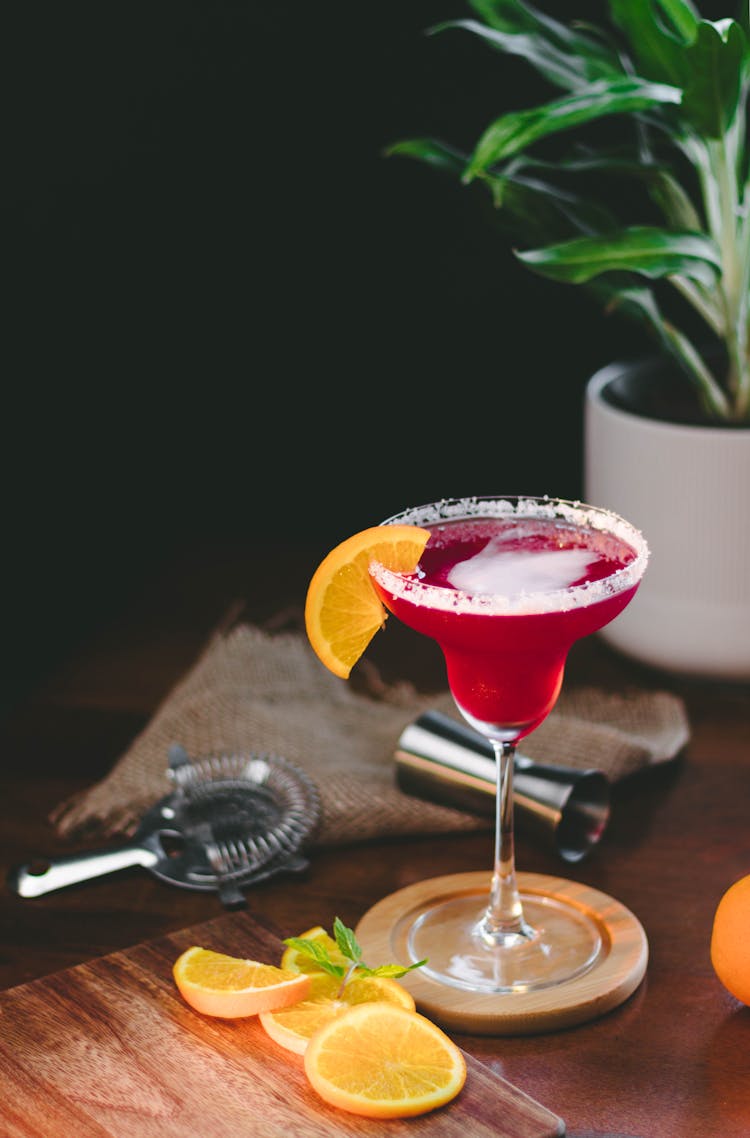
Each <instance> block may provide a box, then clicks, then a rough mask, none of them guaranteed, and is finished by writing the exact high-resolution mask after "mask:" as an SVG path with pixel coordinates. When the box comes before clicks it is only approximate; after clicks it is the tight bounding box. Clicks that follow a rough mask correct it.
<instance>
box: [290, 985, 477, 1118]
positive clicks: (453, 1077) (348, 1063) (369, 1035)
mask: <svg viewBox="0 0 750 1138" xmlns="http://www.w3.org/2000/svg"><path fill="white" fill-rule="evenodd" d="M304 1062H305V1073H306V1074H307V1077H308V1079H309V1081H310V1084H311V1086H312V1087H313V1089H314V1090H315V1091H317V1093H318V1094H319V1095H320V1097H321V1098H322V1099H325V1101H326V1102H328V1103H330V1104H331V1105H332V1106H335V1107H338V1108H339V1109H340V1110H346V1111H349V1112H350V1113H351V1114H361V1115H365V1116H366V1117H368V1118H407V1117H410V1116H412V1115H417V1114H425V1113H426V1112H427V1111H430V1110H435V1109H436V1108H437V1107H439V1106H444V1105H445V1104H446V1103H448V1102H450V1101H451V1099H454V1098H455V1097H456V1095H457V1094H458V1093H459V1091H460V1090H461V1088H462V1087H463V1085H464V1083H465V1081H466V1063H465V1061H464V1057H463V1054H462V1053H461V1051H460V1050H459V1048H458V1047H456V1045H455V1043H453V1041H452V1040H451V1039H449V1038H448V1036H447V1035H445V1033H444V1032H443V1031H441V1029H440V1028H439V1027H437V1025H436V1024H434V1023H432V1021H431V1020H429V1019H426V1018H425V1017H424V1016H422V1015H420V1014H419V1013H418V1012H414V1011H408V1010H407V1009H406V1008H401V1007H398V1006H396V1005H394V1004H388V1003H383V1002H379V1003H368V1004H358V1005H357V1007H353V1008H349V1010H348V1011H345V1012H344V1013H342V1014H341V1015H340V1016H337V1017H336V1018H335V1019H333V1020H331V1021H330V1023H328V1024H326V1025H325V1026H324V1027H321V1028H320V1029H319V1030H318V1031H316V1032H315V1034H314V1035H313V1037H312V1039H311V1040H310V1042H309V1043H308V1045H307V1049H306V1051H305V1055H304Z"/></svg>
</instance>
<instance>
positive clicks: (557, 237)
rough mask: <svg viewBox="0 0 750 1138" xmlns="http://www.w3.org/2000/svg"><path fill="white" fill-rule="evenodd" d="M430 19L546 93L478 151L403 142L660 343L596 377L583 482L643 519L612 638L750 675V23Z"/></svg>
mask: <svg viewBox="0 0 750 1138" xmlns="http://www.w3.org/2000/svg"><path fill="white" fill-rule="evenodd" d="M467 3H468V8H469V9H470V11H471V12H472V13H473V15H472V18H468V19H455V20H450V21H447V22H444V23H441V24H440V25H438V26H436V27H435V28H433V29H430V30H431V31H432V32H436V33H437V32H440V33H444V32H448V31H459V32H462V33H469V34H470V35H472V36H477V37H479V38H480V39H481V40H482V41H483V43H484V44H485V45H486V47H487V48H488V49H489V50H491V51H495V52H497V53H499V54H500V55H504V56H508V55H514V56H519V57H522V58H523V59H524V60H525V61H526V62H527V63H528V65H529V66H530V68H531V69H532V70H533V71H535V72H536V73H537V77H538V78H541V81H542V82H543V84H544V91H545V97H544V99H543V100H542V101H541V102H539V103H538V104H537V105H534V106H531V107H524V108H522V109H513V110H508V111H507V112H506V113H504V114H501V115H500V116H499V117H497V118H495V119H494V120H493V121H490V122H489V123H488V125H487V126H486V129H484V130H483V132H482V134H481V136H480V137H479V138H478V139H477V141H476V144H475V145H474V147H473V149H472V150H471V151H470V152H462V151H461V150H460V149H458V148H456V147H455V146H453V145H452V144H451V143H450V142H446V141H443V140H439V139H435V138H409V139H404V140H401V141H399V142H396V143H394V144H393V145H392V146H391V147H390V148H389V153H390V154H395V155H405V156H408V157H411V158H415V159H418V160H420V161H423V162H426V163H428V164H430V165H431V166H433V167H435V168H437V169H439V170H441V171H444V172H446V173H447V174H449V175H451V176H454V177H457V178H459V179H460V180H461V181H462V182H463V183H465V184H474V185H479V186H483V187H484V188H485V189H486V190H487V192H488V193H489V194H490V195H491V199H492V202H493V203H494V206H495V207H496V211H497V212H496V215H495V216H496V217H497V219H498V221H499V222H500V223H501V224H502V226H503V227H504V229H505V231H506V232H507V233H508V234H510V235H511V236H512V239H513V244H514V246H515V249H514V251H515V255H516V257H517V258H518V259H519V261H521V262H522V263H523V264H524V265H526V266H527V267H528V268H529V269H530V270H532V271H533V272H535V273H538V274H541V275H542V276H544V277H547V278H549V279H550V280H552V281H556V282H558V283H563V284H568V285H576V286H578V287H580V288H583V289H585V290H587V292H588V293H589V294H590V295H591V296H592V298H593V299H594V301H595V302H596V303H597V304H599V305H600V306H602V307H603V308H604V309H606V310H607V311H608V312H614V313H617V314H618V315H620V316H622V317H623V318H625V319H632V320H636V321H638V322H640V324H641V325H642V326H643V327H645V328H646V329H647V330H648V333H649V335H651V336H652V337H653V342H654V355H653V358H651V359H649V360H633V361H630V360H627V361H621V362H615V363H613V364H611V365H610V366H608V367H607V368H604V369H603V370H602V371H600V372H599V373H597V375H595V376H594V377H592V378H591V380H590V381H589V383H588V386H587V390H586V408H585V435H586V441H585V448H586V454H585V488H584V492H585V496H586V497H587V498H588V499H589V500H591V501H594V502H597V503H599V504H600V505H606V506H609V507H611V508H613V509H615V510H618V511H620V512H621V513H623V514H624V515H625V516H627V517H628V518H629V520H630V521H632V522H634V523H636V524H637V525H639V526H640V527H641V528H642V529H643V530H644V532H645V534H646V536H647V538H648V540H649V543H650V545H651V547H652V554H653V556H652V561H651V565H650V566H649V571H648V573H647V574H646V578H645V580H644V582H643V585H642V587H641V590H640V593H639V596H638V597H637V598H636V601H635V603H634V604H633V605H631V606H630V610H629V611H628V613H625V614H623V616H622V618H621V619H619V620H618V621H616V622H615V623H614V624H613V625H612V626H611V627H610V630H609V632H608V633H607V634H606V635H607V638H608V639H609V640H610V641H611V642H612V643H613V644H615V645H616V646H617V647H619V648H620V649H621V650H623V651H625V652H627V653H628V654H630V655H632V656H634V657H635V658H637V659H639V660H641V661H643V662H645V663H647V664H651V665H654V666H656V667H660V668H665V669H669V670H674V671H677V672H682V673H694V674H701V675H707V676H715V677H720V678H725V679H737V680H747V679H750V510H748V508H747V502H746V498H747V492H748V490H750V351H749V340H748V333H749V329H750V214H749V211H750V183H749V182H748V146H747V119H746V115H747V109H748V97H749V93H750V25H749V22H748V21H749V15H748V2H747V0H744V3H743V4H742V5H741V11H740V12H739V13H738V14H737V17H736V18H732V17H724V18H719V19H707V18H705V17H704V16H702V15H701V13H700V12H699V11H698V9H697V7H696V6H695V4H694V3H693V2H692V0H609V2H608V3H606V4H603V5H602V6H601V7H602V9H603V10H604V12H605V15H606V22H604V21H600V22H599V23H598V24H593V23H591V22H583V21H581V22H576V21H572V20H571V21H570V22H563V20H562V19H561V17H560V4H559V3H558V4H556V5H555V7H554V11H555V16H554V17H553V16H550V15H547V14H546V13H544V12H542V11H541V10H540V9H538V8H536V7H533V6H532V5H531V4H528V3H524V2H522V0H467Z"/></svg>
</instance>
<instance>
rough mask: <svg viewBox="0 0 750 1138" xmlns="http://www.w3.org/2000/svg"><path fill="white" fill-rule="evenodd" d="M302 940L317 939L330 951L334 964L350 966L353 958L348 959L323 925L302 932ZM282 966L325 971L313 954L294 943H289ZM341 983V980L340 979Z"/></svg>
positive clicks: (305, 970) (296, 969)
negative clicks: (308, 953)
mask: <svg viewBox="0 0 750 1138" xmlns="http://www.w3.org/2000/svg"><path fill="white" fill-rule="evenodd" d="M299 936H300V940H312V941H316V942H317V943H318V944H320V946H321V947H322V948H325V949H326V951H327V952H328V956H329V959H330V961H331V963H332V964H341V965H343V966H344V968H348V967H349V965H350V964H351V960H348V959H347V958H346V957H345V956H344V954H343V952H341V951H340V949H339V946H338V945H337V944H336V941H335V940H334V939H333V937H332V936H329V935H328V933H327V932H326V930H325V929H324V928H323V927H322V925H315V926H314V927H313V928H311V929H308V930H307V932H306V933H300V934H299ZM281 967H282V968H288V969H291V971H292V972H313V973H318V972H321V971H323V970H322V969H321V968H320V966H319V965H318V964H317V963H316V961H315V960H314V959H313V957H312V956H308V955H307V954H306V953H304V952H300V950H299V949H298V948H295V947H294V945H291V944H290V945H287V947H286V948H285V949H284V953H283V955H282V957H281ZM339 983H341V981H339Z"/></svg>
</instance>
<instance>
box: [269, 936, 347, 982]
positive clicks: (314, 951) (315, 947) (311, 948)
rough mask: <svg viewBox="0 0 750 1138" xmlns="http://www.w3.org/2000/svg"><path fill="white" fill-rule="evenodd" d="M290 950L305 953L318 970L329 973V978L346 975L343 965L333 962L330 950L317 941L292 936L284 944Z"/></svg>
mask: <svg viewBox="0 0 750 1138" xmlns="http://www.w3.org/2000/svg"><path fill="white" fill-rule="evenodd" d="M283 943H284V944H286V945H288V946H289V947H290V948H296V949H297V952H302V953H304V955H305V956H309V957H310V958H311V959H312V960H314V961H315V963H316V964H317V966H318V968H320V969H321V970H322V971H323V972H327V973H328V974H329V976H337V977H339V978H340V977H341V976H343V975H344V972H345V971H346V969H345V968H344V966H343V965H342V964H334V962H333V961H332V960H331V958H330V956H329V954H328V949H327V948H325V946H324V945H321V944H318V942H317V941H314V940H307V938H306V937H300V936H290V937H287V938H286V940H285V941H284V942H283Z"/></svg>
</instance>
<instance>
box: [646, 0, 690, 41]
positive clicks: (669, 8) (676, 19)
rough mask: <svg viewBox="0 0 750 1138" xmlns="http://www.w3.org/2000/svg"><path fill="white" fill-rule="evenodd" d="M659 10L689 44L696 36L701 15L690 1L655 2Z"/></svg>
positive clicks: (666, 0) (655, 0)
mask: <svg viewBox="0 0 750 1138" xmlns="http://www.w3.org/2000/svg"><path fill="white" fill-rule="evenodd" d="M654 3H655V4H656V7H657V8H661V10H662V13H663V14H664V16H665V17H666V19H667V22H668V23H669V24H671V26H672V27H673V28H674V29H675V31H676V32H677V34H678V35H679V36H680V37H681V38H682V39H683V40H684V41H685V43H689V42H690V41H691V40H692V39H693V38H694V36H695V25H696V24H697V23H698V20H699V18H700V13H699V12H698V9H697V8H696V7H695V5H694V4H691V3H690V0H654Z"/></svg>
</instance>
